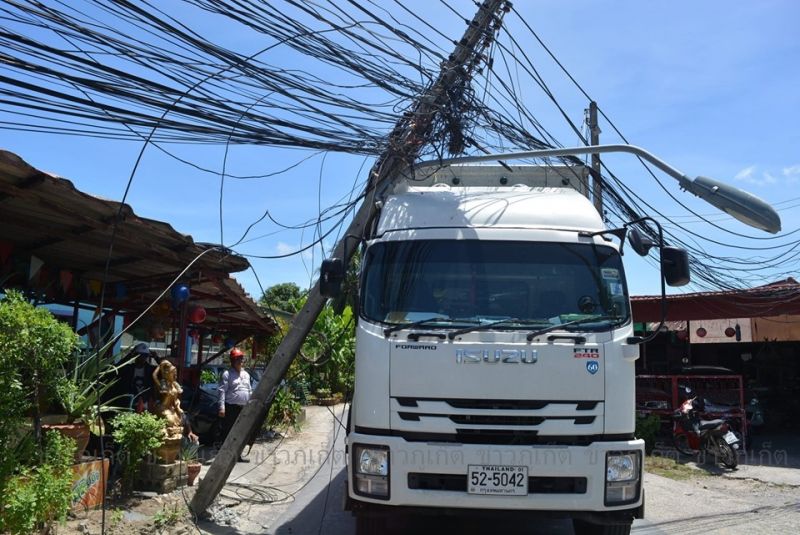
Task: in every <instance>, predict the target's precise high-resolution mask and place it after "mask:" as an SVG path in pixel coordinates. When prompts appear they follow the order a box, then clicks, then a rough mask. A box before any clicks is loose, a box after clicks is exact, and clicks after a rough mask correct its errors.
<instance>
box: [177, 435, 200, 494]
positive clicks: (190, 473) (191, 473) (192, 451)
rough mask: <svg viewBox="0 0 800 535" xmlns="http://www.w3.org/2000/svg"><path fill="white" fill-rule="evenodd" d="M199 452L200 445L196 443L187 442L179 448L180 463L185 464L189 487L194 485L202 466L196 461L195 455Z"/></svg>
mask: <svg viewBox="0 0 800 535" xmlns="http://www.w3.org/2000/svg"><path fill="white" fill-rule="evenodd" d="M199 450H200V444H198V443H197V442H189V443H187V444H185V445H184V446H183V448H181V461H183V462H184V463H185V464H186V475H187V483H188V484H189V486H190V487H191V486H193V485H194V480H195V479H197V476H198V474H200V468H201V467H202V465H201V464H200V462H199V461H198V460H197V454H198V451H199Z"/></svg>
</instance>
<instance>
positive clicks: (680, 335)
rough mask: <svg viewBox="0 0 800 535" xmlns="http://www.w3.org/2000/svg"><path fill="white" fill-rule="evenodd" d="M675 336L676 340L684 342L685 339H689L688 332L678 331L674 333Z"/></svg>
mask: <svg viewBox="0 0 800 535" xmlns="http://www.w3.org/2000/svg"><path fill="white" fill-rule="evenodd" d="M675 336H677V337H678V340H686V339H687V338H689V332H688V331H678V332H676V333H675Z"/></svg>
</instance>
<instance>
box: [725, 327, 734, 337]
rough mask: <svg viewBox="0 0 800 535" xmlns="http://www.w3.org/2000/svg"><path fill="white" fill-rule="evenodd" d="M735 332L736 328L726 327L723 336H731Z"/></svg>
mask: <svg viewBox="0 0 800 535" xmlns="http://www.w3.org/2000/svg"><path fill="white" fill-rule="evenodd" d="M735 334H736V329H734V328H733V327H728V328H727V329H725V336H727V337H728V338H733V337H734V335H735Z"/></svg>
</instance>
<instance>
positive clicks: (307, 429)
mask: <svg viewBox="0 0 800 535" xmlns="http://www.w3.org/2000/svg"><path fill="white" fill-rule="evenodd" d="M343 415H344V413H343V411H342V407H341V406H339V407H337V408H336V417H335V418H334V417H333V416H332V413H331V412H329V410H328V409H327V408H325V407H309V414H308V420H307V422H306V424H305V425H304V427H303V431H302V432H301V433H299V434H298V435H296V436H293V437H290V438H289V439H286V440H285V441H282V442H280V443H279V444H277V445H276V444H272V443H270V444H267V445H263V446H261V447H262V449H261V450H256V451H255V452H254V454H253V455H251V457H252V458H253V463H252V464H241V465H237V466H236V469H235V470H234V473H233V474H232V477H231V479H230V480H231V481H234V485H233V486H230V487H226V491H225V493H224V496H223V499H222V502H223V503H222V506H221V507H220V508H219V509H218V514H217V515H216V516H217V522H216V523H208V522H204V523H202V524H201V528H202V529H203V531H204V532H208V533H214V534H231V535H233V534H235V535H240V534H250V533H268V534H273V535H313V534H325V535H353V534H354V533H355V521H354V519H353V517H352V516H351V514H350V513H348V512H345V511H343V510H342V503H343V499H344V491H345V488H344V481H345V472H344V459H343V457H342V455H341V452H343V450H344V443H343V440H344V431H343V428H342V426H341V425H340V423H339V422H338V420H340V419H343ZM309 446H310V447H309ZM331 447H332V448H333V449H331ZM329 452H337V453H334V454H331V453H329ZM783 470H784V471H785V470H789V472H781V474H782V475H781V477H780V478H779V479H780V482H779V483H775V482H770V481H763V480H759V479H754V478H753V477H754V476H757V475H758V476H760V475H763V474H771V473H772V472H771V471H765V470H760V471H759V470H758V469H748V468H744V469H742V471H741V474H742V476H744V477H743V478H741V479H737V477H740V476H737V474H736V473H730V474H725V475H723V476H720V475H716V476H712V475H707V474H700V475H698V478H694V479H690V480H687V481H674V480H672V479H667V478H663V477H659V476H656V475H652V474H646V476H645V487H646V489H647V493H646V497H647V503H646V515H647V519H646V520H643V521H636V522H635V523H634V529H633V532H634V533H640V534H648V535H650V534H653V535H655V534H662V533H666V534H672V533H675V534H678V533H680V534H686V533H698V534H700V533H734V534H739V533H741V534H743V535H744V534H746V535H755V534H760V533H797V532H800V487H798V486H793V485H791V484H787V481H791V482H792V483H793V482H794V481H795V477H796V476H797V474H798V473H800V469H797V468H793V467H792V468H789V467H787V468H785V469H783ZM248 497H249V498H252V499H248ZM237 499H238V501H237ZM268 502H269V503H268ZM220 519H222V522H220ZM226 523H227V524H230V526H226V525H224V524H226ZM393 527H394V532H395V533H415V534H434V533H436V534H441V533H454V532H457V533H460V534H464V535H469V534H473V533H474V534H478V533H497V532H500V533H503V534H504V535H522V534H526V535H536V534H545V533H546V534H554V535H571V534H572V533H573V530H572V525H571V523H570V522H569V521H561V520H551V521H542V522H537V523H536V524H535V525H518V524H513V523H508V524H498V522H497V521H480V520H477V521H476V520H469V521H463V520H459V519H450V518H446V517H439V518H433V519H430V518H426V519H403V521H402V522H400V521H398V522H396V523H393Z"/></svg>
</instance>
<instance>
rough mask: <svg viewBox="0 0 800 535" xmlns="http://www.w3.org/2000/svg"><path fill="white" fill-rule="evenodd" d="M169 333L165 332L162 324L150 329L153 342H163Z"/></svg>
mask: <svg viewBox="0 0 800 535" xmlns="http://www.w3.org/2000/svg"><path fill="white" fill-rule="evenodd" d="M166 335H167V333H166V332H165V331H164V327H163V326H162V325H161V324H160V323H156V324H155V325H153V326H152V327H150V336H151V337H152V338H153V340H163V339H164V337H165V336H166Z"/></svg>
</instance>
